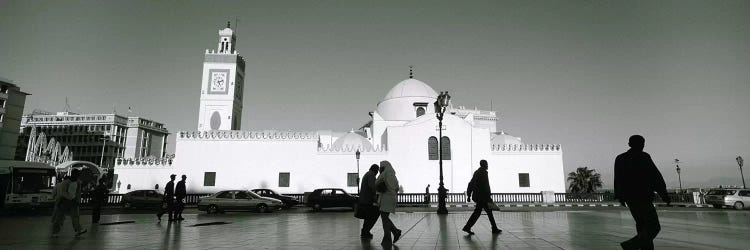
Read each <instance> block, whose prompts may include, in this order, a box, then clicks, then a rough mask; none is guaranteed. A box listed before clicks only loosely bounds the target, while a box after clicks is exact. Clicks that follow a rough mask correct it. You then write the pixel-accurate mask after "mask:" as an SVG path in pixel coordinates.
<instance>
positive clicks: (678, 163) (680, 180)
mask: <svg viewBox="0 0 750 250" xmlns="http://www.w3.org/2000/svg"><path fill="white" fill-rule="evenodd" d="M680 163H681V162H680V159H674V165H675V170H677V181H678V182H679V183H680V192H682V177H681V176H680Z"/></svg>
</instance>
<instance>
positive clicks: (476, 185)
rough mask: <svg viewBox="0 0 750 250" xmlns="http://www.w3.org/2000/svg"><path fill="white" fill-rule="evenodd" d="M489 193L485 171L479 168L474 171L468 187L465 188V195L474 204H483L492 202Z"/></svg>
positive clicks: (488, 180) (488, 183)
mask: <svg viewBox="0 0 750 250" xmlns="http://www.w3.org/2000/svg"><path fill="white" fill-rule="evenodd" d="M491 193H492V192H491V191H490V179H489V177H487V169H485V168H479V169H477V171H474V176H473V177H471V181H470V182H469V186H468V187H467V188H466V195H468V196H470V197H471V199H473V200H474V202H476V203H483V202H488V201H491V200H492V198H490V194H491Z"/></svg>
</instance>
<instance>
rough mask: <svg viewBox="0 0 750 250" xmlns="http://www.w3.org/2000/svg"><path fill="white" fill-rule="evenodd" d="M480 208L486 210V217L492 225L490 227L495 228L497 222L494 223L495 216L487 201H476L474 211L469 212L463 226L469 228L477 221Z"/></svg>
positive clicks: (480, 212) (480, 213) (480, 211)
mask: <svg viewBox="0 0 750 250" xmlns="http://www.w3.org/2000/svg"><path fill="white" fill-rule="evenodd" d="M482 210H484V211H485V212H487V218H488V219H489V220H490V225H492V228H493V229H495V228H497V224H496V223H495V216H494V215H492V210H490V208H489V207H488V206H487V202H479V201H477V202H476V205H475V207H474V212H473V213H471V216H470V217H469V220H468V221H466V225H465V226H464V228H466V229H471V227H473V226H474V224H475V223H477V220H478V219H479V216H480V215H482Z"/></svg>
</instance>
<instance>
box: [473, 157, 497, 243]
mask: <svg viewBox="0 0 750 250" xmlns="http://www.w3.org/2000/svg"><path fill="white" fill-rule="evenodd" d="M487 168H488V166H487V161H486V160H481V161H479V169H477V171H474V176H473V177H471V181H470V182H469V186H468V187H466V195H467V196H468V197H469V198H468V201H469V202H471V199H474V203H475V204H476V205H475V206H474V212H473V213H472V214H471V217H469V220H468V221H466V225H465V226H464V228H463V231H464V232H466V233H468V234H469V235H473V234H474V232H472V231H471V227H473V226H474V224H475V223H477V220H478V219H479V216H480V215H482V210H484V211H485V212H487V218H488V219H489V220H490V225H492V233H493V234H498V233H501V232H503V230H500V229H499V228H498V227H497V224H496V223H495V216H493V215H492V210H491V209H490V206H489V203H490V202H493V201H492V197H490V194H491V193H492V192H491V190H490V180H489V177H488V176H487Z"/></svg>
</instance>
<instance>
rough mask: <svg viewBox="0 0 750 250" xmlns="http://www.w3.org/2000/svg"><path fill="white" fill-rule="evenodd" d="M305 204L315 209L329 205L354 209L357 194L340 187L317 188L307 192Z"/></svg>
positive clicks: (328, 206) (318, 209)
mask: <svg viewBox="0 0 750 250" xmlns="http://www.w3.org/2000/svg"><path fill="white" fill-rule="evenodd" d="M305 205H306V206H308V207H312V208H313V210H315V211H320V210H321V209H323V208H330V207H350V208H352V209H356V207H357V196H355V195H351V194H349V193H347V192H346V191H344V190H343V189H340V188H319V189H315V190H314V191H312V193H309V194H307V196H306V197H305Z"/></svg>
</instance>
